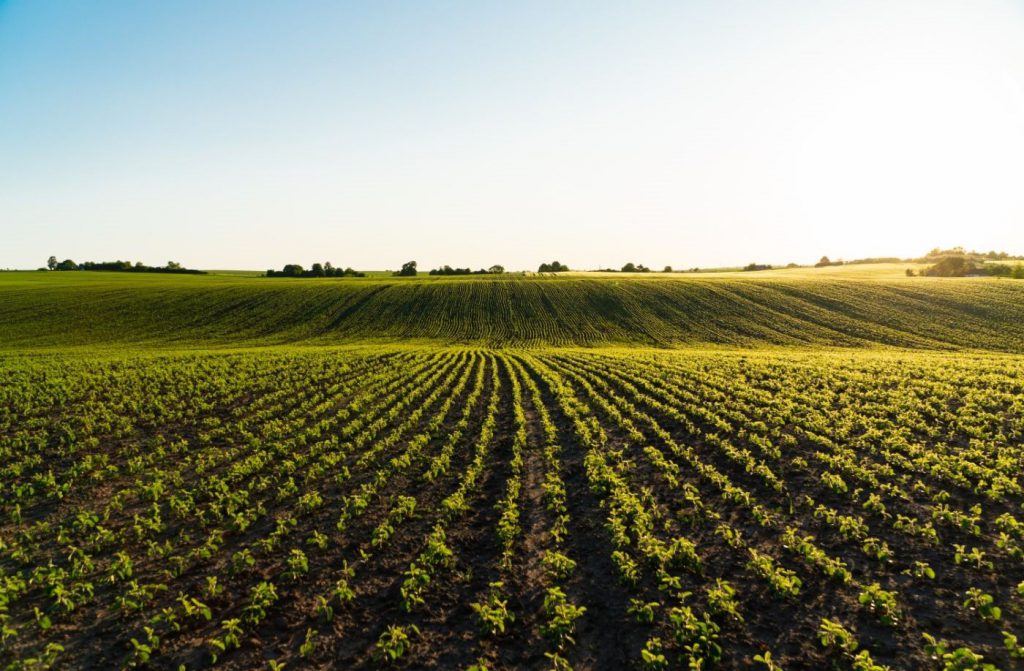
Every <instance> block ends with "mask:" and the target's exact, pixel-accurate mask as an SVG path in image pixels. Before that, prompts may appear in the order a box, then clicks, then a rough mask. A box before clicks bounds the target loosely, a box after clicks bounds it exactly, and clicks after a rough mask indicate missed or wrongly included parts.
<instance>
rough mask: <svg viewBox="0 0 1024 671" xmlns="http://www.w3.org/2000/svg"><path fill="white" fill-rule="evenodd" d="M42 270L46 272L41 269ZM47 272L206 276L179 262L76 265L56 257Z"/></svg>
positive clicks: (200, 271)
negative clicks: (94, 271)
mask: <svg viewBox="0 0 1024 671" xmlns="http://www.w3.org/2000/svg"><path fill="white" fill-rule="evenodd" d="M40 270H44V269H43V268H40ZM45 270H56V271H64V270H102V271H107V272H116V273H172V274H178V275H205V274H206V271H204V270H195V269H193V268H183V267H182V266H181V264H180V263H178V262H177V261H168V262H167V265H166V266H147V265H146V264H144V263H143V262H142V261H136V262H135V263H132V262H131V261H83V262H82V263H75V262H74V261H73V260H71V259H64V260H63V261H57V257H56V256H51V257H50V258H49V259H47V261H46V268H45Z"/></svg>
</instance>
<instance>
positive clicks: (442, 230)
mask: <svg viewBox="0 0 1024 671" xmlns="http://www.w3.org/2000/svg"><path fill="white" fill-rule="evenodd" d="M955 245H962V246H965V247H968V248H975V249H979V250H986V251H987V250H989V249H999V250H1002V249H1005V250H1007V251H1011V252H1018V253H1024V1H1021V0H1017V1H1009V0H1005V1H996V0H959V1H956V2H947V1H945V0H920V1H913V0H849V1H847V2H838V1H830V0H808V1H806V2H804V1H801V0H790V1H786V2H780V1H773V0H751V1H747V2H741V1H738V0H718V1H710V0H709V1H706V2H696V1H693V2H684V1H680V0H673V1H663V2H662V1H657V0H649V1H640V2H636V1H633V2H611V1H607V0H585V1H579V2H576V1H572V0H565V1H559V2H550V1H545V2H541V1H536V2H535V1H532V0H520V1H517V2H497V1H495V2H491V1H489V0H473V1H470V0H466V1H463V2H448V1H445V2H430V1H428V0H417V1H411V2H395V1H388V0H382V1H380V2H364V3H353V2H341V1H339V0H330V1H327V0H325V1H319V0H304V1H300V2H268V1H263V0H244V1H242V0H237V1H234V0H202V1H191V0H182V1H180V2H173V3H172V2H134V1H128V0H122V1H114V0H0V268H35V267H38V266H40V265H43V264H44V263H45V260H46V258H47V257H49V256H50V255H51V254H53V255H56V256H58V257H59V258H61V259H63V258H72V259H75V260H78V261H83V260H96V261H99V260H113V259H125V260H131V261H140V260H141V261H143V262H145V263H149V264H163V263H165V262H166V261H167V260H176V261H179V262H181V263H183V264H184V265H185V266H188V267H197V268H225V269H227V268H238V269H257V270H263V269H266V268H271V267H275V268H278V267H280V266H282V265H284V264H285V263H301V264H303V265H307V266H308V265H310V264H311V263H312V262H314V261H325V260H329V261H331V262H332V263H334V265H342V266H354V267H356V268H361V269H388V268H397V267H399V266H400V265H401V264H402V263H403V262H405V261H408V260H410V259H415V260H416V261H418V263H419V266H420V268H421V269H426V268H430V267H435V266H439V265H441V264H450V265H453V266H471V267H474V268H477V267H488V266H490V265H492V264H502V265H504V266H505V267H506V268H509V269H535V268H536V266H537V265H538V264H539V263H540V262H542V261H550V260H554V259H557V260H559V261H562V262H563V263H567V264H568V265H570V266H572V267H574V268H597V267H619V266H621V265H622V264H624V263H625V262H627V261H633V262H636V263H644V264H646V265H648V266H651V267H655V268H658V269H660V268H661V267H662V266H664V265H672V266H674V267H676V268H690V267H694V266H700V267H713V266H734V265H743V264H746V263H750V262H754V261H756V262H761V263H765V262H767V263H777V264H778V263H787V262H797V263H808V262H814V261H817V259H818V258H819V257H820V256H822V255H828V256H831V257H832V258H833V259H834V258H836V257H842V258H846V259H853V258H862V257H867V256H918V255H921V254H923V253H924V252H926V251H927V250H929V249H931V248H933V247H944V248H945V247H951V246H955Z"/></svg>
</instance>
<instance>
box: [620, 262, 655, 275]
mask: <svg viewBox="0 0 1024 671" xmlns="http://www.w3.org/2000/svg"><path fill="white" fill-rule="evenodd" d="M622 272H624V273H649V272H651V269H650V268H648V267H647V266H645V265H644V264H642V263H639V264H634V263H633V262H632V261H630V262H629V263H627V264H626V265H624V266H622Z"/></svg>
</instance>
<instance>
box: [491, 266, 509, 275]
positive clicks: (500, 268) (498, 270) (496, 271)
mask: <svg viewBox="0 0 1024 671" xmlns="http://www.w3.org/2000/svg"><path fill="white" fill-rule="evenodd" d="M487 272H489V273H491V274H492V275H500V274H502V273H503V272H505V266H501V265H498V264H494V265H493V266H491V267H490V268H488V269H487Z"/></svg>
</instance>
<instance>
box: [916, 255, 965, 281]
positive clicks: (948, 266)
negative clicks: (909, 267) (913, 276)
mask: <svg viewBox="0 0 1024 671" xmlns="http://www.w3.org/2000/svg"><path fill="white" fill-rule="evenodd" d="M977 271H978V265H977V264H976V263H975V262H974V261H973V260H972V259H970V258H968V257H967V256H963V255H961V254H956V255H950V256H943V257H941V258H939V261H938V263H936V264H935V265H933V266H931V267H930V268H928V269H926V270H925V271H924V273H923V274H925V275H927V276H929V277H964V276H966V275H973V274H976V273H977Z"/></svg>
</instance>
